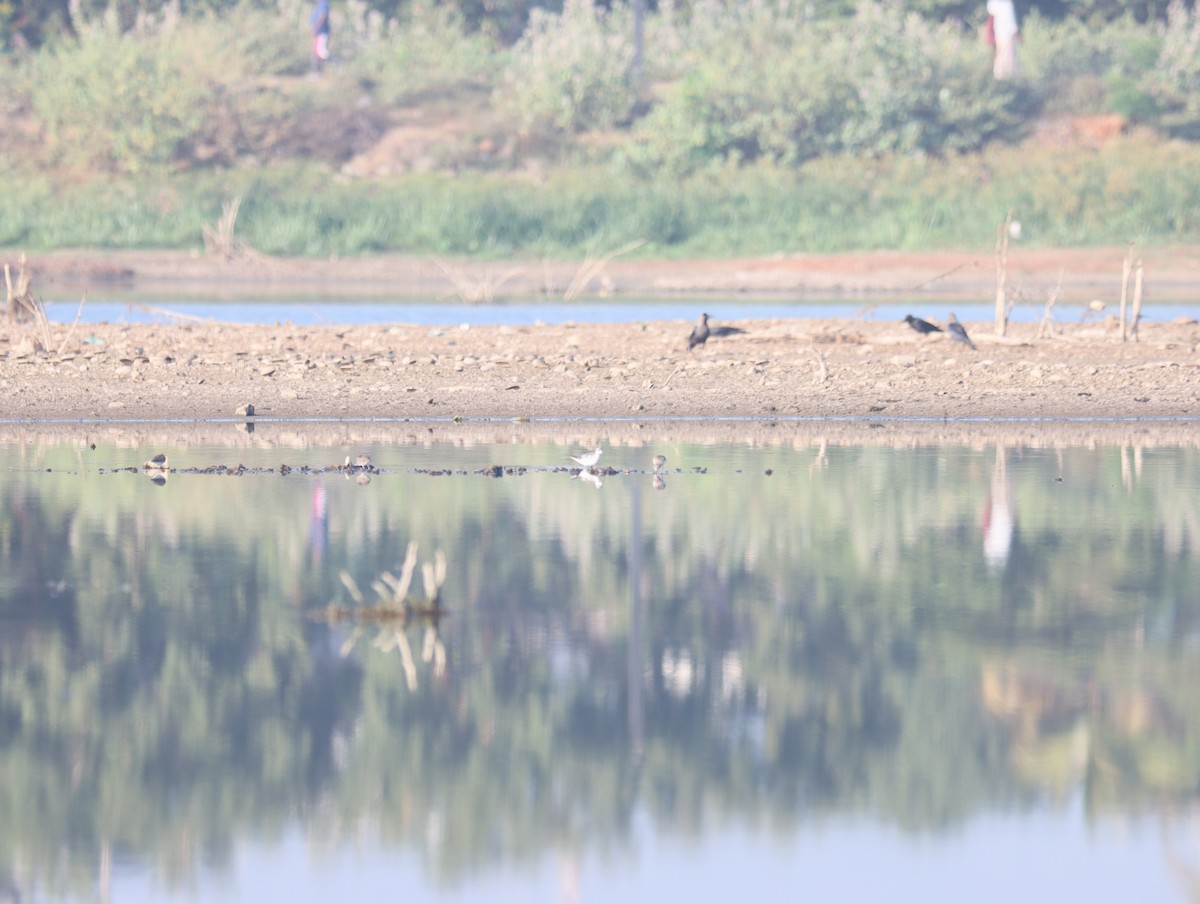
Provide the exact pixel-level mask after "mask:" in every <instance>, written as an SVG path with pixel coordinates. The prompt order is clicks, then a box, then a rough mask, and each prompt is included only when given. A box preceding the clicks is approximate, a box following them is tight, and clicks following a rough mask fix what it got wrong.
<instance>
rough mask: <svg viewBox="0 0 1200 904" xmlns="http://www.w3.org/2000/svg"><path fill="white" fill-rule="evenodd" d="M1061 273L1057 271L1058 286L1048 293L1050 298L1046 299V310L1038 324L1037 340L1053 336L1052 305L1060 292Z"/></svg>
mask: <svg viewBox="0 0 1200 904" xmlns="http://www.w3.org/2000/svg"><path fill="white" fill-rule="evenodd" d="M1062 283H1063V271H1062V270H1059V271H1058V284H1057V285H1055V287H1054V291H1053V292H1051V293H1050V297H1049V298H1047V299H1046V309H1045V310H1044V311H1043V312H1042V322H1041V323H1039V324H1038V331H1037V338H1038V339H1047V338H1049V337H1050V336H1052V335H1053V332H1052V329H1051V324H1052V323H1053V322H1054V303H1055V302H1056V301H1058V296H1059V293H1060V292H1062Z"/></svg>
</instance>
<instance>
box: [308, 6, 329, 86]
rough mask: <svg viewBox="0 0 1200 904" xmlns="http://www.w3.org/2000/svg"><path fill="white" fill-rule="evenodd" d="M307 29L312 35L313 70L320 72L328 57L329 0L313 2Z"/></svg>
mask: <svg viewBox="0 0 1200 904" xmlns="http://www.w3.org/2000/svg"><path fill="white" fill-rule="evenodd" d="M309 29H310V30H311V31H312V37H313V72H320V71H321V67H322V66H323V65H324V63H325V61H326V60H328V59H329V0H316V2H315V3H314V4H313V9H312V15H311V16H310V17H309Z"/></svg>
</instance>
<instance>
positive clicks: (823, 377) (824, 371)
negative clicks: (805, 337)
mask: <svg viewBox="0 0 1200 904" xmlns="http://www.w3.org/2000/svg"><path fill="white" fill-rule="evenodd" d="M808 348H809V351H811V352H812V353H813V357H815V358H816V359H817V368H818V370H817V378H816V382H817V383H824V382H826V381H828V379H829V368H828V367H826V365H825V356H824V355H822V354H821V353H820V352H819V351H817V346H816V344H815V343H814V342H812V341H811V340H809V343H808Z"/></svg>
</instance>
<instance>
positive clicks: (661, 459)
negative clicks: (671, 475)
mask: <svg viewBox="0 0 1200 904" xmlns="http://www.w3.org/2000/svg"><path fill="white" fill-rule="evenodd" d="M666 463H667V456H665V455H655V456H654V470H656V471H661V470H662V469H663V467H664V466H665V465H666Z"/></svg>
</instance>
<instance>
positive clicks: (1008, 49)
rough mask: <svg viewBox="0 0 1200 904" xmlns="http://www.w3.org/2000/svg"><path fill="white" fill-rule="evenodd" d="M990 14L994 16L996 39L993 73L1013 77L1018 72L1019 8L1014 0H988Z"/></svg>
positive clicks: (999, 76)
mask: <svg viewBox="0 0 1200 904" xmlns="http://www.w3.org/2000/svg"><path fill="white" fill-rule="evenodd" d="M987 11H988V15H990V16H991V17H992V34H993V35H994V37H995V40H996V56H995V59H994V60H993V62H992V75H994V76H995V77H996V78H1000V79H1004V78H1013V77H1014V76H1015V75H1016V74H1017V31H1018V29H1017V10H1016V7H1014V6H1013V2H1012V0H987Z"/></svg>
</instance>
